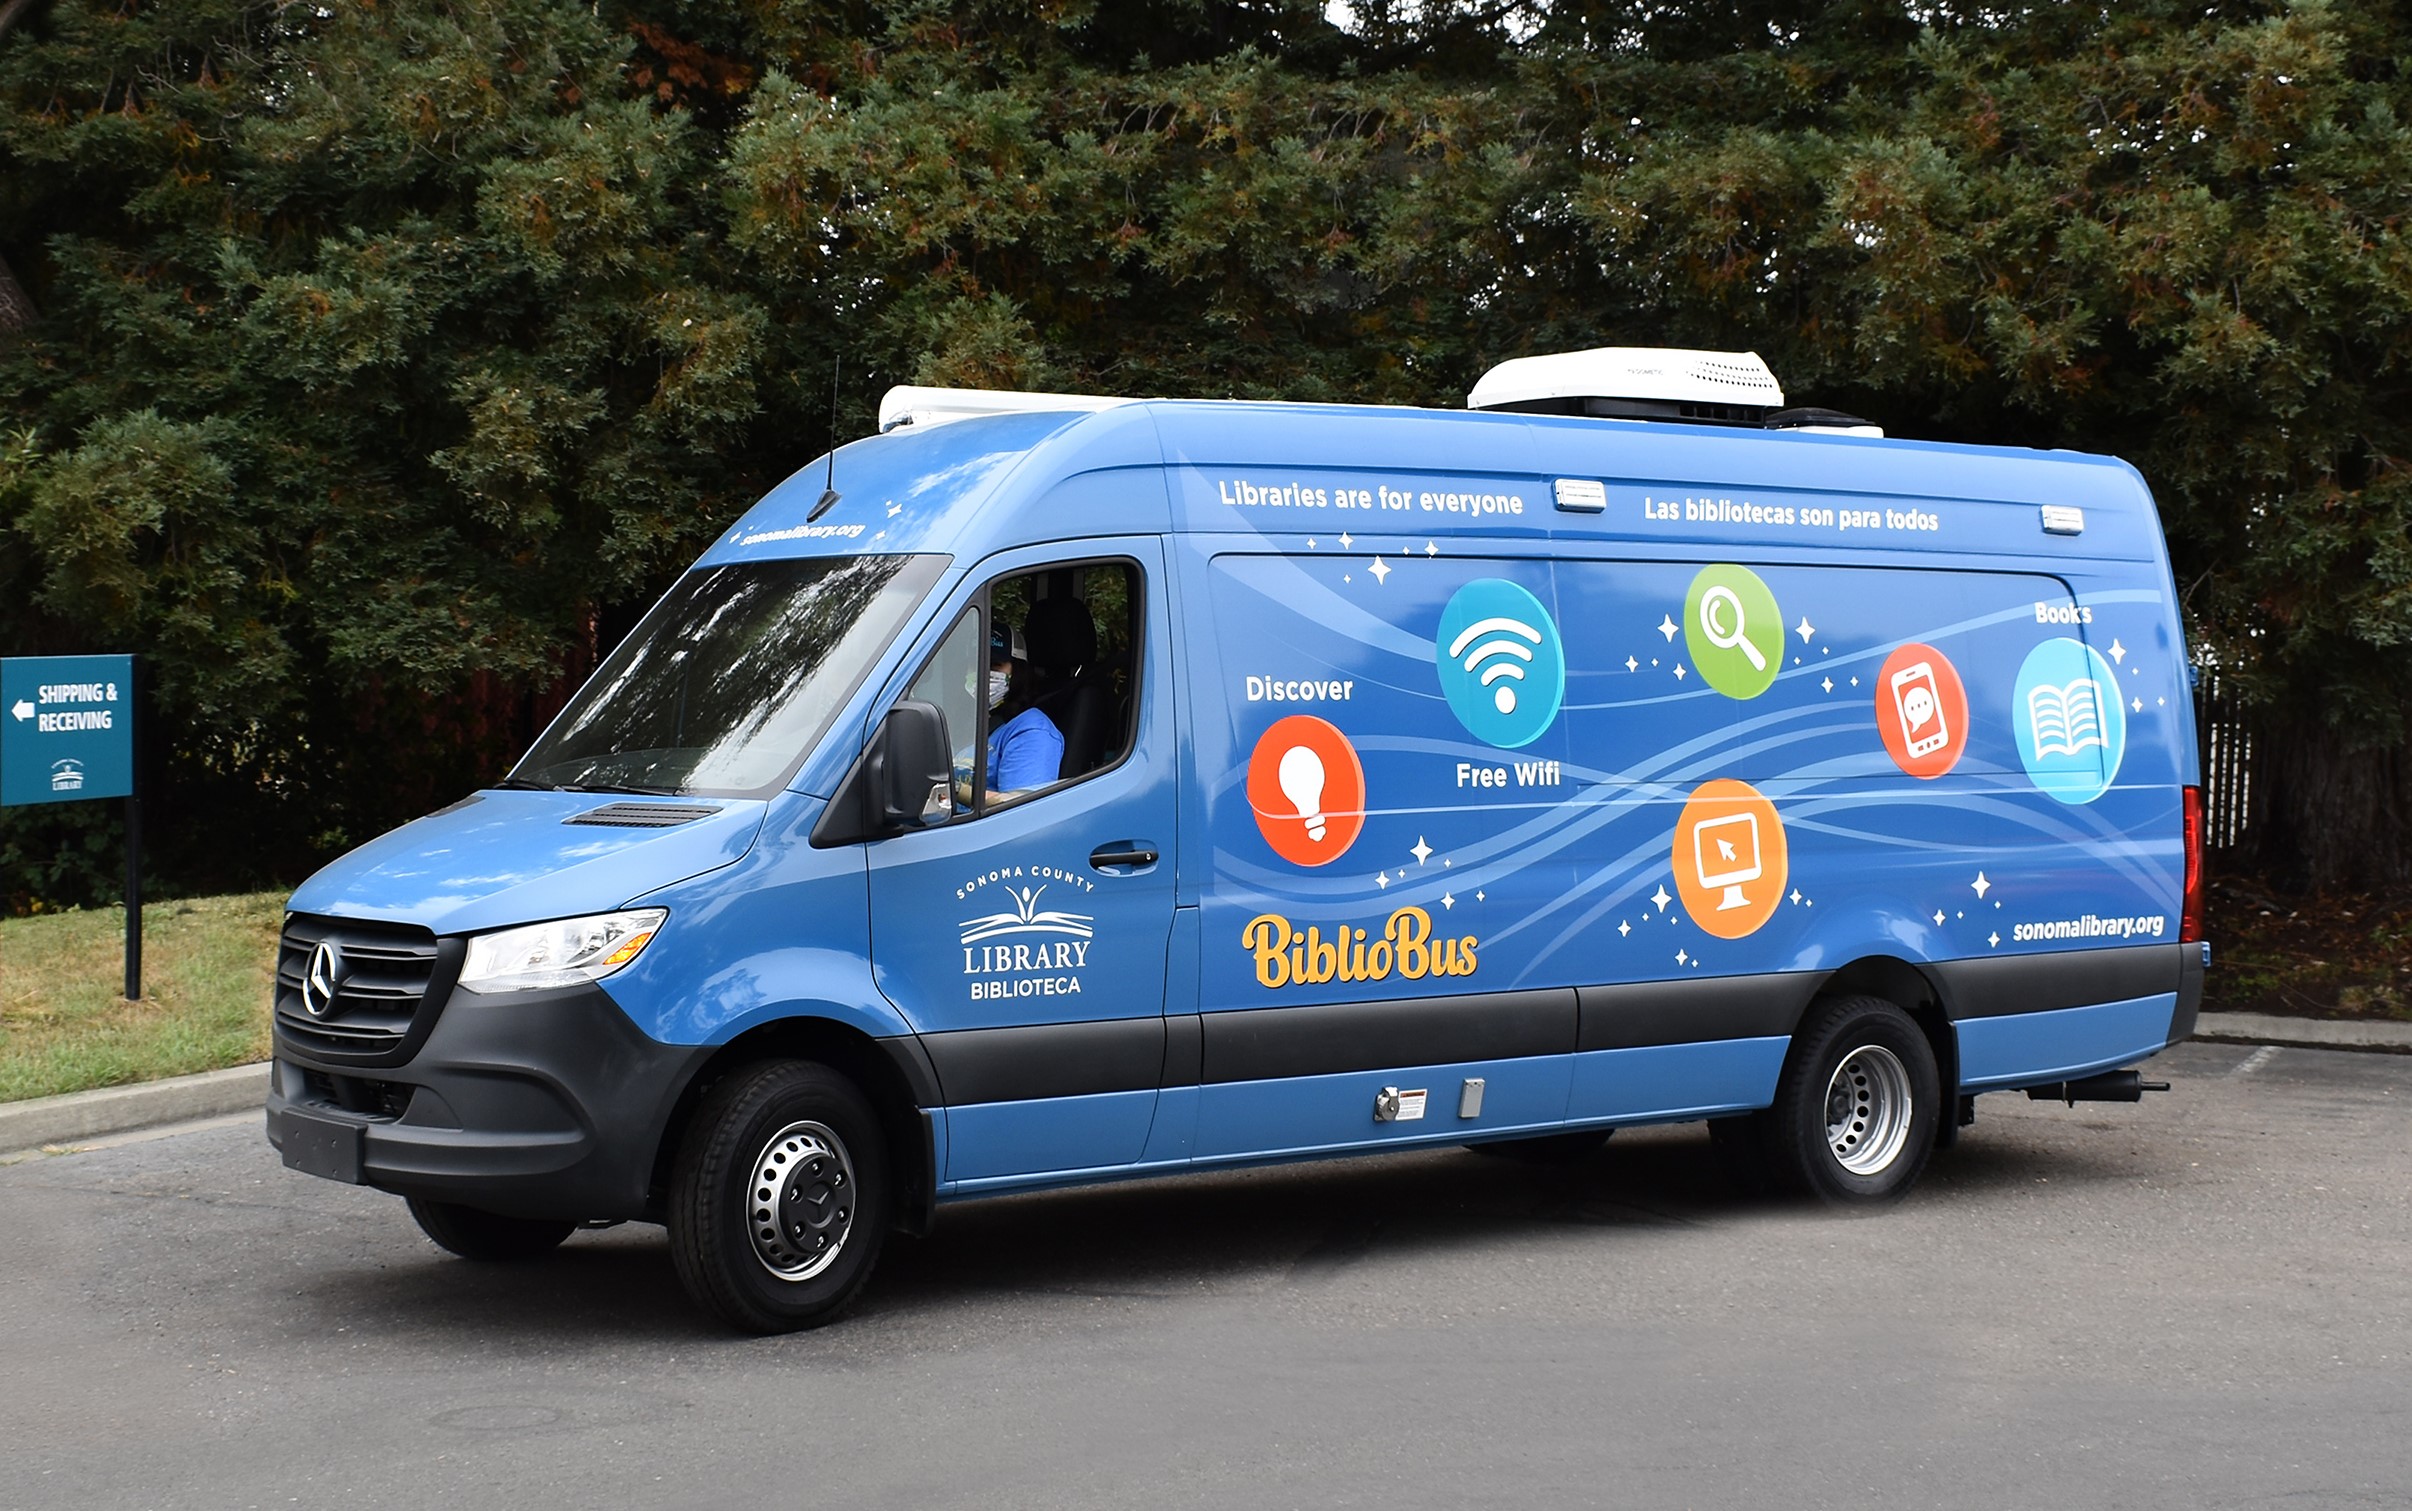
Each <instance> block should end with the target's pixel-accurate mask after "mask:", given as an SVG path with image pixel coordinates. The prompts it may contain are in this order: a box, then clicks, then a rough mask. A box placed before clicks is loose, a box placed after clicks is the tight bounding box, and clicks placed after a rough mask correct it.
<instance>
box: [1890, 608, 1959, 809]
mask: <svg viewBox="0 0 2412 1511" xmlns="http://www.w3.org/2000/svg"><path fill="white" fill-rule="evenodd" d="M1876 732H1877V734H1879V735H1881V736H1882V737H1883V738H1884V748H1885V750H1886V752H1887V753H1888V754H1890V755H1891V756H1892V758H1893V764H1894V765H1896V766H1899V767H1900V768H1901V769H1902V770H1903V771H1906V772H1908V773H1909V774H1910V775H1911V776H1914V777H1917V778H1919V779H1920V780H1921V781H1932V780H1934V779H1935V778H1936V777H1939V776H1941V775H1942V774H1943V773H1945V772H1947V771H1949V770H1951V768H1952V767H1954V766H1957V765H1959V764H1960V754H1961V752H1963V751H1965V750H1966V749H1967V748H1968V690H1967V689H1966V688H1965V687H1963V686H1961V685H1960V672H1959V668H1957V667H1955V666H1953V665H1952V664H1951V659H1950V658H1949V657H1947V656H1945V655H1944V654H1943V653H1942V652H1941V651H1939V650H1936V649H1935V648H1934V647H1933V646H1931V645H1919V644H1916V643H1915V642H1913V643H1911V644H1909V645H1905V646H1902V647H1901V648H1899V649H1898V650H1896V651H1894V652H1893V653H1892V654H1891V655H1890V656H1887V657H1885V658H1884V669H1883V670H1882V671H1880V672H1878V673H1877V674H1876Z"/></svg>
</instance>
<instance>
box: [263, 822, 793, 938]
mask: <svg viewBox="0 0 2412 1511" xmlns="http://www.w3.org/2000/svg"><path fill="white" fill-rule="evenodd" d="M657 803H661V800H656V799H650V798H643V797H622V796H618V795H616V794H611V793H596V792H522V791H517V790H495V791H487V792H481V793H478V794H477V795H476V796H474V797H471V798H469V799H467V800H465V801H463V802H460V803H456V804H454V805H453V806H452V807H450V808H446V809H444V810H442V811H441V812H438V813H431V814H429V815H428V816H427V817H425V818H422V819H416V820H413V821H412V822H410V823H407V824H404V825H403V826H402V827H401V828H399V829H396V830H394V831H393V832H392V833H390V834H386V835H381V836H379V837H378V838H376V839H373V840H371V841H369V842H368V843H367V844H365V845H362V846H361V847H360V848H359V849H357V850H354V851H352V852H351V853H350V854H348V855H345V856H344V857H343V858H342V859H340V860H337V861H334V862H332V863H330V864H328V865H327V866H325V867H324V868H322V869H321V870H320V871H319V872H318V874H316V875H315V876H312V877H311V878H310V879H309V880H308V881H305V882H303V883H302V884H301V888H300V889H299V890H298V891H296V892H295V893H294V894H293V901H292V903H291V904H290V906H291V908H292V910H293V911H294V912H296V913H326V914H332V915H335V916H337V917H341V918H376V919H385V920H389V921H392V922H396V923H416V924H424V925H426V926H427V927H428V928H430V929H433V930H435V932H437V933H438V934H466V933H476V932H478V931H481V930H484V929H497V928H506V927H509V926H510V925H512V924H518V923H532V922H535V921H537V920H540V919H546V918H569V917H574V916H576V915H578V914H580V913H601V912H607V911H609V910H610V909H613V908H616V907H619V906H620V905H621V904H623V903H625V902H627V901H629V900H630V899H631V898H635V897H640V896H642V895H644V894H645V893H647V892H651V891H654V890H655V889H657V888H660V887H666V886H669V885H670V884H671V883H673V882H678V881H684V880H686V879H687V878H688V877H690V876H696V875H700V874H702V873H703V872H705V871H714V870H718V869H719V868H720V867H722V866H725V865H729V864H731V863H733V862H735V861H736V860H738V859H739V858H740V857H742V856H743V855H744V854H745V852H746V851H747V850H748V849H749V848H751V847H752V845H753V843H754V836H755V834H756V833H757V832H759V831H760V829H761V827H762V815H763V811H764V808H765V806H766V805H765V804H763V803H761V802H758V801H752V800H747V799H735V798H684V799H677V800H673V801H670V802H668V803H666V804H662V805H664V806H692V807H696V808H713V809H716V810H717V811H716V812H713V813H710V814H708V815H706V816H705V817H703V818H699V819H696V820H694V821H693V822H690V823H682V824H678V825H676V826H675V827H668V828H632V827H620V826H614V825H605V824H575V823H571V822H569V820H571V819H574V818H576V817H577V816H578V815H580V814H582V813H591V812H593V811H594V810H596V809H598V808H601V807H603V806H604V805H606V804H624V805H628V806H632V807H633V806H638V805H653V804H657Z"/></svg>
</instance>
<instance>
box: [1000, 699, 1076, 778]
mask: <svg viewBox="0 0 2412 1511" xmlns="http://www.w3.org/2000/svg"><path fill="white" fill-rule="evenodd" d="M1063 765H1064V735H1063V731H1062V730H1060V729H1057V728H1056V727H1055V721H1054V720H1053V719H1050V718H1048V717H1047V716H1046V715H1045V714H1044V713H1041V712H1040V711H1039V710H1037V709H1035V708H1025V709H1023V710H1022V711H1021V712H1020V713H1018V714H1015V715H1014V716H1013V717H1012V718H1010V719H1007V720H1006V721H1005V722H1004V723H1002V724H1000V725H998V726H997V727H996V728H995V729H993V730H991V731H990V732H989V736H988V788H989V790H990V791H991V792H1020V791H1022V790H1024V789H1025V788H1030V787H1044V786H1046V785H1047V784H1048V783H1049V782H1052V781H1054V780H1055V779H1056V776H1057V774H1058V773H1060V772H1061V771H1062V770H1063Z"/></svg>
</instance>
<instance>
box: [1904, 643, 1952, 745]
mask: <svg viewBox="0 0 2412 1511" xmlns="http://www.w3.org/2000/svg"><path fill="white" fill-rule="evenodd" d="M1893 711H1894V712H1895V713H1897V714H1899V715H1900V716H1901V737H1902V739H1903V740H1904V741H1906V742H1907V744H1908V748H1909V756H1910V759H1911V760H1913V761H1914V760H1916V759H1918V758H1919V757H1920V756H1930V755H1933V754H1934V753H1935V752H1936V751H1938V750H1941V749H1942V748H1943V747H1944V746H1946V745H1949V744H1950V743H1951V731H1950V730H1949V729H1947V728H1945V727H1944V724H1943V700H1942V699H1941V698H1939V697H1937V696H1935V669H1934V667H1933V665H1932V664H1931V663H1928V662H1925V661H1913V662H1911V663H1910V664H1909V665H1907V666H1905V667H1903V668H1902V669H1901V670H1899V671H1897V672H1895V673H1893Z"/></svg>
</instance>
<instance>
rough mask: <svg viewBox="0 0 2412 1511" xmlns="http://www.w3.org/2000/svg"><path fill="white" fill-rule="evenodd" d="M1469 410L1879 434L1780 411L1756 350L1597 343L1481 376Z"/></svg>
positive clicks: (1779, 392) (1825, 414)
mask: <svg viewBox="0 0 2412 1511" xmlns="http://www.w3.org/2000/svg"><path fill="white" fill-rule="evenodd" d="M1466 407H1467V408H1469V409H1492V410H1506V411H1509V412H1511V413H1516V414H1563V415H1584V416H1589V417H1591V418H1594V419H1608V420H1679V421H1683V422H1686V423H1689V424H1694V425H1746V426H1752V427H1755V428H1765V429H1777V430H1806V431H1812V432H1817V433H1822V434H1828V435H1875V436H1880V435H1882V434H1884V432H1883V431H1882V430H1879V429H1878V428H1877V427H1875V426H1873V425H1870V424H1869V423H1867V422H1866V421H1865V420H1861V419H1858V418H1856V417H1854V416H1851V415H1845V414H1837V413H1835V412H1834V411H1832V410H1825V409H1790V410H1788V409H1786V408H1785V407H1784V388H1783V385H1782V384H1780V383H1778V382H1776V377H1775V374H1774V373H1772V372H1770V371H1768V369H1767V364H1766V363H1765V362H1763V361H1761V360H1760V358H1759V354H1758V353H1757V352H1704V351H1685V350H1683V349H1681V348H1678V347H1666V346H1601V347H1595V348H1593V349H1592V350H1590V351H1580V352H1553V353H1551V354H1549V355H1547V356H1540V357H1517V358H1515V359H1513V360H1511V361H1507V362H1502V363H1500V364H1499V365H1498V366H1497V367H1494V368H1492V369H1491V370H1490V371H1489V372H1487V373H1484V374H1483V375H1482V379H1481V381H1479V382H1477V383H1476V384H1475V385H1474V390H1473V392H1471V393H1469V394H1467V395H1466Z"/></svg>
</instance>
